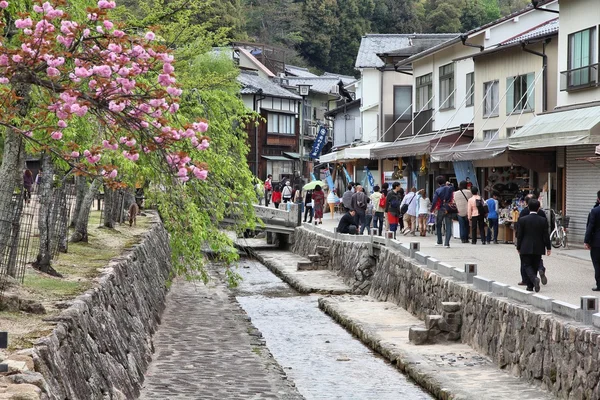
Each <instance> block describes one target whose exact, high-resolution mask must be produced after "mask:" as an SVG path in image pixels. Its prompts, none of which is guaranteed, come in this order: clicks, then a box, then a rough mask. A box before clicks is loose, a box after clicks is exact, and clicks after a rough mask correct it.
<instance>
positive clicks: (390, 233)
mask: <svg viewBox="0 0 600 400" xmlns="http://www.w3.org/2000/svg"><path fill="white" fill-rule="evenodd" d="M385 238H386V239H390V240H391V239H393V238H394V232H392V231H386V232H385Z"/></svg>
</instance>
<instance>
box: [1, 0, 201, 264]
mask: <svg viewBox="0 0 600 400" xmlns="http://www.w3.org/2000/svg"><path fill="white" fill-rule="evenodd" d="M114 7H115V2H114V1H107V0H100V1H98V2H97V4H96V5H95V6H92V7H89V8H87V10H86V12H87V16H86V17H85V18H79V19H76V18H73V17H71V16H70V15H69V12H68V11H69V5H68V4H67V3H66V2H65V1H64V0H54V1H52V2H49V1H46V2H42V1H34V3H33V7H32V8H31V11H30V12H19V11H20V10H22V9H23V8H24V7H22V0H11V1H6V0H1V1H0V9H1V10H0V11H2V15H3V19H2V20H1V21H0V29H2V30H3V31H4V36H3V38H2V41H1V42H0V107H1V109H0V110H1V112H0V125H2V126H3V127H5V134H4V154H3V158H2V165H1V166H0V214H2V213H3V212H4V213H6V212H8V210H9V209H10V207H9V205H10V202H11V199H12V196H13V192H14V190H15V188H16V187H17V186H18V185H20V184H21V182H20V180H21V175H20V167H21V166H20V165H19V159H22V158H21V157H22V154H23V152H24V149H25V145H27V146H31V147H32V148H33V149H35V150H37V151H43V152H46V153H51V154H52V155H53V156H54V157H59V158H61V159H63V160H65V161H66V162H68V163H69V164H70V166H71V167H72V168H73V169H74V170H76V171H78V172H79V173H85V174H88V175H90V176H92V177H102V178H103V179H105V181H106V182H107V184H108V185H109V186H113V187H118V186H119V183H118V181H117V177H118V176H119V169H118V167H117V164H118V162H114V161H115V160H118V161H119V162H138V160H139V159H140V157H147V158H148V159H151V160H152V162H153V163H155V166H156V167H157V168H161V169H162V170H164V172H166V173H169V174H172V175H173V176H174V178H175V179H177V180H178V181H179V182H186V181H188V180H189V179H198V180H205V179H206V178H207V174H208V166H207V165H206V164H204V163H201V162H197V161H194V159H193V157H194V154H195V153H196V152H197V151H199V150H204V149H206V148H208V146H209V138H208V137H207V136H205V133H206V132H207V130H208V123H207V122H206V121H182V120H181V119H179V118H178V116H177V111H178V109H179V96H180V95H181V93H182V90H181V89H180V88H179V87H178V84H177V80H176V77H175V74H174V72H175V69H174V67H173V62H174V58H173V55H172V54H170V52H169V51H168V49H167V48H166V47H165V46H163V45H161V44H160V41H158V40H157V38H156V36H155V34H154V33H153V32H152V31H151V30H148V31H146V32H139V31H135V30H134V31H131V30H127V29H125V28H124V27H123V26H121V25H120V24H118V23H114V22H112V21H111V20H110V18H109V12H110V10H111V9H113V8H114ZM82 119H83V120H86V121H87V122H88V124H89V125H90V126H95V127H96V131H95V132H94V134H93V135H92V140H91V141H89V140H88V141H84V142H82V141H81V140H78V133H79V132H78V131H77V129H75V128H74V126H75V125H77V121H78V120H82ZM111 161H112V162H111ZM9 220H10V218H8V215H0V254H4V251H5V249H6V245H7V241H8V238H9V236H10V235H9V232H10V223H9V222H6V221H9Z"/></svg>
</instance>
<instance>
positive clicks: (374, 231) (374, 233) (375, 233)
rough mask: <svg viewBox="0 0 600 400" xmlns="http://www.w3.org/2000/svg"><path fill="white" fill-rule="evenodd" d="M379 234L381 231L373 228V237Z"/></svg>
mask: <svg viewBox="0 0 600 400" xmlns="http://www.w3.org/2000/svg"><path fill="white" fill-rule="evenodd" d="M377 232H379V231H378V230H377V228H372V229H371V236H377Z"/></svg>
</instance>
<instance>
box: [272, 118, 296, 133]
mask: <svg viewBox="0 0 600 400" xmlns="http://www.w3.org/2000/svg"><path fill="white" fill-rule="evenodd" d="M267 132H268V133H279V134H282V135H295V134H296V117H295V116H294V115H287V114H276V113H269V115H268V122H267Z"/></svg>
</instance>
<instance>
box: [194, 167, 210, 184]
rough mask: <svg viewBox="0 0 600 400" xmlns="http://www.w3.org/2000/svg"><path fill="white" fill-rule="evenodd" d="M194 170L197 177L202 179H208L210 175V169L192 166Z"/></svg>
mask: <svg viewBox="0 0 600 400" xmlns="http://www.w3.org/2000/svg"><path fill="white" fill-rule="evenodd" d="M192 172H193V173H194V176H195V177H196V178H197V179H200V180H202V181H204V180H206V178H207V177H208V171H207V170H205V169H200V168H198V167H194V168H192Z"/></svg>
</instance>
